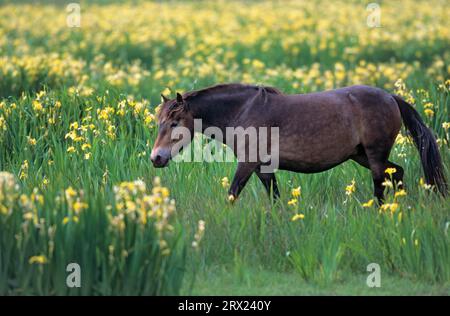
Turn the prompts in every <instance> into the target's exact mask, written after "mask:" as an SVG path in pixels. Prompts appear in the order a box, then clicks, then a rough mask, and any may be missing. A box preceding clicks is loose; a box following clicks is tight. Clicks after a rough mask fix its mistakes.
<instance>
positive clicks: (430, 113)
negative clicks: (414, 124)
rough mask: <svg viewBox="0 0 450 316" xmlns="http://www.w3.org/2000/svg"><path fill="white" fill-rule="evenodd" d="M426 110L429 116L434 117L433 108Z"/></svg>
mask: <svg viewBox="0 0 450 316" xmlns="http://www.w3.org/2000/svg"><path fill="white" fill-rule="evenodd" d="M424 112H425V115H426V116H428V117H432V116H433V115H434V111H433V110H432V109H425V110H424Z"/></svg>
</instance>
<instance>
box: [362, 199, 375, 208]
mask: <svg viewBox="0 0 450 316" xmlns="http://www.w3.org/2000/svg"><path fill="white" fill-rule="evenodd" d="M373 202H374V201H373V199H371V200H369V201H367V202H366V203H364V204H363V205H362V206H363V207H372V205H373Z"/></svg>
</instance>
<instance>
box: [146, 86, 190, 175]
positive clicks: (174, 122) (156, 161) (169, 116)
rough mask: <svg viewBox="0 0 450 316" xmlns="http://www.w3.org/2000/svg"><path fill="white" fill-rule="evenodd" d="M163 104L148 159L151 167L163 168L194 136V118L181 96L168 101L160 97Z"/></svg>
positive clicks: (178, 95)
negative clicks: (156, 134) (156, 132)
mask: <svg viewBox="0 0 450 316" xmlns="http://www.w3.org/2000/svg"><path fill="white" fill-rule="evenodd" d="M161 96H162V98H163V103H162V105H161V109H160V111H159V114H158V126H159V129H158V136H157V138H156V141H155V144H154V145H153V149H152V153H151V155H150V159H151V161H152V163H153V166H154V167H156V168H163V167H165V166H167V164H168V163H169V160H170V159H171V158H173V157H175V156H176V155H177V154H178V153H179V152H180V151H181V150H182V148H183V146H185V145H187V144H189V143H190V142H191V140H192V138H193V136H194V118H193V116H192V114H191V113H190V111H189V109H188V105H187V103H186V101H185V100H184V99H183V97H182V96H181V94H179V93H177V98H176V99H173V100H170V99H168V98H166V97H165V96H163V95H161Z"/></svg>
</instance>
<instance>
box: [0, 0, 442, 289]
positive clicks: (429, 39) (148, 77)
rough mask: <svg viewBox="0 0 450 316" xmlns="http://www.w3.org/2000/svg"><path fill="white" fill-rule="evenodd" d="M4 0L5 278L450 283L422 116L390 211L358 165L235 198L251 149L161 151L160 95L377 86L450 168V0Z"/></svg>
mask: <svg viewBox="0 0 450 316" xmlns="http://www.w3.org/2000/svg"><path fill="white" fill-rule="evenodd" d="M1 3H2V4H1V6H0V35H1V36H0V97H1V102H0V171H4V172H3V173H0V192H1V193H0V247H1V248H0V294H10V295H11V294H13V295H17V294H22V295H23V294H69V295H77V294H96V295H99V294H180V293H181V294H206V295H213V294H216V295H220V294H225V295H227V294H230V295H232V294H248V295H258V294H275V295H283V294H285V295H300V294H369V295H370V294H374V295H377V294H400V295H402V294H445V295H448V294H450V237H449V226H450V202H449V199H448V198H447V199H444V198H442V197H440V196H437V195H436V194H433V193H430V191H431V190H430V189H429V188H427V187H426V186H425V185H423V184H421V182H420V178H421V177H422V175H423V173H422V169H421V167H420V161H419V159H418V153H417V151H416V149H415V148H414V146H413V144H412V143H411V141H410V139H409V138H408V137H407V135H406V133H405V132H404V131H403V130H402V134H401V136H400V137H399V138H398V139H397V142H396V145H395V147H394V149H393V152H392V154H391V159H392V160H393V161H394V162H396V163H398V164H400V165H401V166H403V167H404V168H405V172H406V174H405V183H406V195H403V194H401V193H400V194H397V196H395V195H394V192H393V190H392V189H390V190H389V193H388V198H387V201H386V204H385V206H384V207H383V208H378V206H377V205H376V204H373V205H371V203H370V200H371V199H372V180H371V177H370V174H369V172H368V170H365V169H364V168H362V167H360V166H357V165H356V164H355V163H353V162H347V163H345V164H343V165H341V166H338V167H336V168H334V169H333V170H331V171H328V172H324V173H321V174H314V175H301V174H294V173H288V172H278V173H277V177H278V183H279V187H280V190H281V199H280V201H278V202H277V203H272V202H271V201H270V200H269V199H268V198H267V195H266V193H265V191H264V189H263V187H262V185H260V183H259V182H258V180H257V179H256V178H255V177H252V179H251V180H250V182H249V184H248V185H247V186H246V188H245V189H244V191H243V193H242V194H241V196H240V198H239V200H238V201H237V202H236V203H235V204H234V205H230V204H229V203H228V201H227V198H226V197H227V194H226V192H227V187H226V184H227V183H226V182H227V181H226V179H223V178H224V177H228V179H229V181H231V179H232V176H233V173H234V170H235V166H236V164H235V163H179V164H176V163H171V164H170V166H169V167H168V168H166V169H163V170H156V169H154V168H152V166H151V164H150V160H149V154H150V151H151V147H152V144H153V141H154V139H155V137H156V132H157V128H156V126H157V122H156V117H155V109H156V107H157V105H158V104H159V103H160V93H161V92H164V93H165V94H167V95H170V96H172V97H174V94H175V91H179V92H184V91H189V90H192V89H198V88H202V87H205V86H208V85H212V84H216V83H222V82H246V83H253V84H265V85H272V86H275V87H277V88H279V89H280V90H282V91H283V92H285V93H306V92H310V91H320V90H324V89H332V88H334V87H342V86H347V85H351V84H369V85H374V86H378V87H381V88H384V89H386V90H388V91H390V92H396V93H398V94H400V95H402V96H403V97H404V98H405V99H407V100H408V102H410V103H412V104H414V106H415V108H416V109H417V110H418V111H419V113H420V115H421V116H422V117H423V118H424V120H425V122H426V124H427V125H428V126H429V127H431V128H432V129H433V131H434V132H435V134H436V135H437V138H438V142H439V145H440V150H441V154H442V159H443V162H444V166H445V170H446V175H447V178H448V177H449V163H450V150H449V144H448V142H449V132H450V131H449V126H450V123H449V121H450V119H449V104H450V102H449V89H450V81H449V79H450V49H449V48H450V29H449V28H448V21H449V20H450V6H449V3H448V1H438V0H432V1H412V0H402V1H395V2H393V1H389V2H388V1H379V4H380V8H381V27H376V28H370V27H368V25H367V17H368V15H369V14H370V12H368V11H367V10H366V5H367V3H366V2H360V1H333V2H329V1H319V0H317V1H155V2H144V1H123V2H122V1H113V2H109V1H84V2H81V27H69V26H68V19H69V23H71V22H73V21H74V20H73V17H74V16H73V14H74V12H73V11H71V12H67V11H66V5H67V3H66V2H64V1H43V2H39V1H34V2H33V4H31V2H27V1H14V2H13V1H1ZM75 21H76V19H75ZM155 177H159V179H160V183H159V181H158V179H155ZM352 180H354V181H355V182H354V185H351V183H352ZM299 186H300V187H301V190H300V191H301V193H300V196H298V197H296V198H295V197H294V196H293V194H292V189H295V188H297V187H299ZM294 195H295V194H294ZM293 198H295V200H294V201H292V199H293ZM289 201H291V203H290V204H288V202H289ZM296 214H299V215H302V216H304V218H301V219H298V220H295V221H292V218H293V217H294V216H295V215H296ZM297 218H299V217H298V216H297ZM70 262H76V263H79V264H80V266H81V269H82V287H81V288H68V287H67V286H66V283H65V281H66V276H67V274H68V273H67V272H66V265H67V264H68V263H70ZM369 263H378V264H379V265H380V268H381V288H369V287H368V286H367V285H366V278H367V276H368V274H369V273H368V272H367V271H366V267H367V265H368V264H369Z"/></svg>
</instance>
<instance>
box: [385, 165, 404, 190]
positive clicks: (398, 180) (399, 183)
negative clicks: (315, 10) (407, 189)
mask: <svg viewBox="0 0 450 316" xmlns="http://www.w3.org/2000/svg"><path fill="white" fill-rule="evenodd" d="M387 167H388V168H395V173H394V174H392V180H394V185H395V186H396V187H397V188H398V189H403V185H404V184H403V174H404V171H403V168H402V167H400V166H399V165H397V164H395V163H393V162H392V161H389V160H388V162H387Z"/></svg>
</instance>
